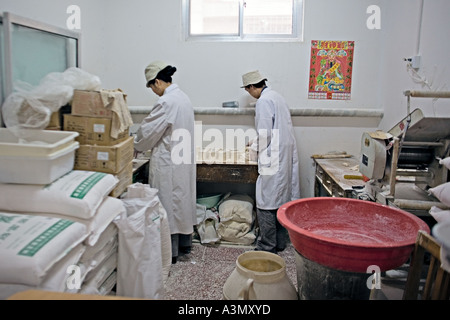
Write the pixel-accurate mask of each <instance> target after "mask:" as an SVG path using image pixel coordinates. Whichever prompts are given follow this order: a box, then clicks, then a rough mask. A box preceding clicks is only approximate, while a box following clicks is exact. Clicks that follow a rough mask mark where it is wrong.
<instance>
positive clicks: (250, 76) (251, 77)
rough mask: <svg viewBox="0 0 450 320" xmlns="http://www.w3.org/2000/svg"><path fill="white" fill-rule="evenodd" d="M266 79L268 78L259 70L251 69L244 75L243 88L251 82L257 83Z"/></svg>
mask: <svg viewBox="0 0 450 320" xmlns="http://www.w3.org/2000/svg"><path fill="white" fill-rule="evenodd" d="M263 80H266V81H267V79H266V78H264V77H263V76H262V75H261V74H260V73H259V71H258V70H256V71H251V72H248V73H246V74H244V75H243V76H242V83H243V86H242V87H241V88H245V87H246V86H248V85H250V84H257V83H260V82H261V81H263Z"/></svg>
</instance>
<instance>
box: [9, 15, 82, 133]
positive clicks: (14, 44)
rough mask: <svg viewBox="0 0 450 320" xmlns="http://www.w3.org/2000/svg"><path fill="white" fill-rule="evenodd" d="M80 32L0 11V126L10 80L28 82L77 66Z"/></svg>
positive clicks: (37, 81) (12, 83) (11, 88)
mask: <svg viewBox="0 0 450 320" xmlns="http://www.w3.org/2000/svg"><path fill="white" fill-rule="evenodd" d="M79 62H80V35H79V34H78V33H76V32H73V31H70V30H66V29H62V28H58V27H54V26H51V25H47V24H44V23H42V22H39V21H35V20H31V19H28V18H25V17H21V16H17V15H14V14H11V13H9V12H4V13H3V15H1V13H0V75H1V79H0V127H2V126H3V125H4V123H3V120H2V118H1V106H2V104H3V101H4V100H5V99H6V97H7V96H8V95H9V94H10V93H12V92H13V90H14V82H15V81H17V80H20V81H25V82H27V83H29V84H31V85H37V84H39V81H40V80H41V79H42V78H43V77H44V76H46V75H47V74H48V73H50V72H63V71H64V70H66V69H67V68H69V67H80V65H79Z"/></svg>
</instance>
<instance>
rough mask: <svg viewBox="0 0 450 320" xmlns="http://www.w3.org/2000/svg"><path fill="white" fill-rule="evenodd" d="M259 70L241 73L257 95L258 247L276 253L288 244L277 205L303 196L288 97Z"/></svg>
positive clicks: (246, 87)
mask: <svg viewBox="0 0 450 320" xmlns="http://www.w3.org/2000/svg"><path fill="white" fill-rule="evenodd" d="M266 81H267V79H266V78H265V77H263V76H262V75H261V74H260V73H259V71H252V72H248V73H246V74H244V75H243V76H242V82H243V86H242V87H241V88H245V90H246V91H247V92H248V93H249V94H250V95H251V96H252V97H253V98H255V99H257V102H256V106H255V128H256V132H257V136H256V139H254V141H253V142H252V144H251V146H250V149H251V150H253V151H255V152H256V153H257V160H258V172H259V176H258V179H257V181H256V213H257V218H258V224H259V235H258V239H257V241H256V250H264V251H269V252H273V253H276V252H278V251H282V250H284V249H285V247H286V240H287V232H286V229H285V228H284V227H283V226H282V225H281V224H280V223H279V222H278V219H277V210H278V208H279V207H280V206H281V205H282V204H284V203H286V202H289V201H292V200H296V199H299V198H300V183H299V171H298V170H299V168H298V154H297V144H296V141H295V135H294V129H293V126H292V120H291V113H290V110H289V107H288V105H287V103H286V101H285V99H284V98H283V97H282V96H281V95H280V94H279V93H277V92H275V91H274V90H272V89H270V88H269V87H267V85H266Z"/></svg>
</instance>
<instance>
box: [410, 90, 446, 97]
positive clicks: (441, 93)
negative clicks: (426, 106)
mask: <svg viewBox="0 0 450 320" xmlns="http://www.w3.org/2000/svg"><path fill="white" fill-rule="evenodd" d="M404 95H405V96H407V97H415V98H450V91H420V90H407V91H405V92H404Z"/></svg>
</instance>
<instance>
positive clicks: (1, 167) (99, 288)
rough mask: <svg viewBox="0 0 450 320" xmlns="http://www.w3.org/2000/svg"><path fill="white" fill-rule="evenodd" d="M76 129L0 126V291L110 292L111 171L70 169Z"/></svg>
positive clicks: (113, 252) (116, 214)
mask: <svg viewBox="0 0 450 320" xmlns="http://www.w3.org/2000/svg"><path fill="white" fill-rule="evenodd" d="M76 135H77V133H70V132H57V131H46V130H36V131H34V130H29V131H22V132H15V133H14V132H11V131H9V130H8V129H6V128H2V129H1V132H0V140H1V141H0V299H6V298H8V297H9V296H11V295H12V294H14V293H16V292H19V291H24V290H27V289H42V290H48V291H56V292H69V293H89V294H101V295H107V294H111V291H112V290H113V288H114V287H115V285H116V272H117V259H118V249H117V248H118V228H117V225H116V223H115V220H117V219H120V218H121V217H122V215H124V214H125V211H126V209H125V207H124V204H123V202H122V201H121V200H120V199H117V198H114V197H111V196H109V195H110V193H111V191H112V190H113V189H114V188H115V187H116V186H117V184H118V182H119V180H118V179H117V177H115V176H114V175H112V174H107V173H102V172H94V171H83V170H73V168H74V151H75V149H77V148H78V142H76V141H74V138H75V137H76Z"/></svg>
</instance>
